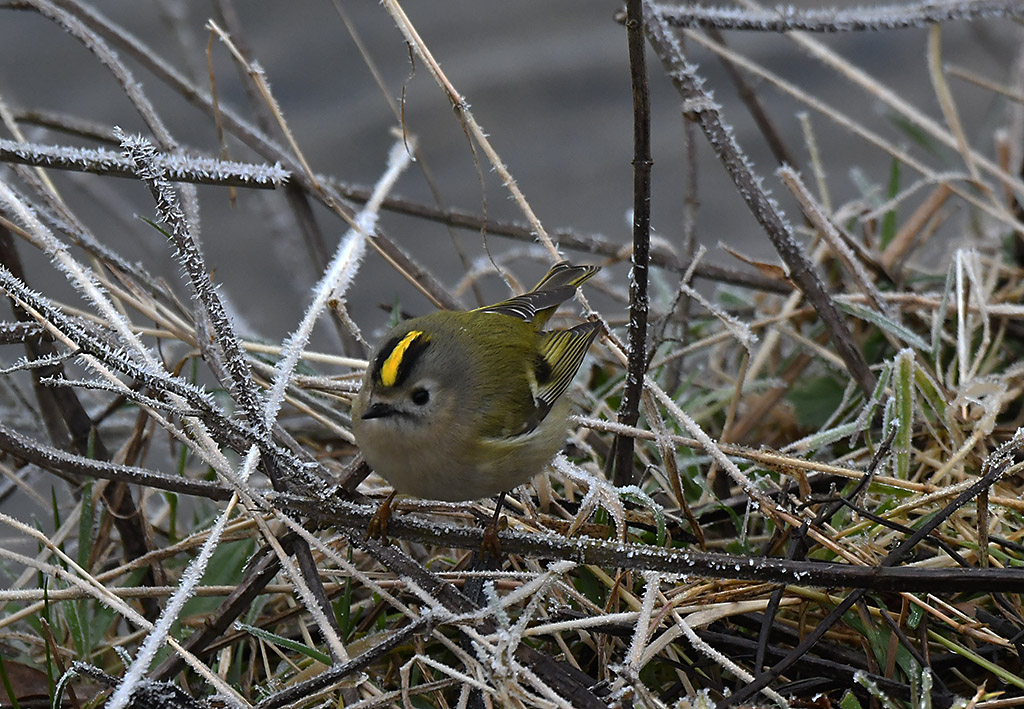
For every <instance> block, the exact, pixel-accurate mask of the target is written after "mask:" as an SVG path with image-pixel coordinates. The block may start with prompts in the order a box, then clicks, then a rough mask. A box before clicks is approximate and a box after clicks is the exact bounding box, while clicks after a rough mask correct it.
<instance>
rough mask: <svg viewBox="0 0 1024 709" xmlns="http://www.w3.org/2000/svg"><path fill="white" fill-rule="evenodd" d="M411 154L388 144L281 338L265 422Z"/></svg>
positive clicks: (347, 281)
mask: <svg viewBox="0 0 1024 709" xmlns="http://www.w3.org/2000/svg"><path fill="white" fill-rule="evenodd" d="M411 157H412V155H411V152H410V150H409V149H407V146H406V144H405V141H399V142H397V143H395V145H393V146H392V148H391V152H390V153H389V155H388V167H387V170H386V171H385V173H384V175H382V176H381V179H380V181H379V182H378V184H377V188H376V189H375V191H374V195H373V197H372V198H371V199H370V201H369V202H367V204H366V208H365V209H364V210H363V211H362V212H360V213H359V214H358V215H356V218H355V223H356V227H355V228H353V229H350V230H349V231H348V233H347V234H345V236H344V237H342V239H341V241H340V242H339V244H338V249H337V251H335V254H334V258H333V259H332V260H331V263H330V264H329V265H328V267H327V269H326V271H325V272H324V274H323V276H321V278H320V281H319V282H318V283H317V285H316V286H315V287H314V289H313V302H312V303H310V305H309V307H308V308H307V309H306V314H305V315H304V316H303V318H302V322H301V323H300V324H299V326H298V327H297V328H296V329H295V332H293V333H292V334H291V335H289V336H288V338H287V339H286V340H285V342H284V345H283V347H282V350H281V359H279V360H278V362H277V365H276V367H275V371H274V381H273V383H272V385H271V387H270V392H269V394H268V395H267V403H266V411H265V414H264V417H265V423H266V425H267V426H270V425H272V424H273V421H274V420H275V419H276V418H277V414H278V412H279V411H280V409H281V405H282V404H283V402H284V395H285V390H286V389H287V386H288V382H289V380H290V378H291V375H292V372H293V371H294V369H295V365H296V364H298V362H299V357H300V356H301V355H302V351H303V349H305V347H306V343H308V342H309V337H310V335H311V334H312V331H313V325H314V324H315V323H316V321H317V319H318V318H319V317H320V315H321V313H322V312H323V311H324V309H325V308H326V307H327V304H328V302H329V301H330V300H331V299H332V298H342V297H344V294H345V293H346V292H347V291H348V288H349V286H350V285H351V283H352V279H353V278H354V277H355V275H356V272H357V270H358V269H359V265H360V264H361V263H362V260H363V255H364V254H365V253H366V239H368V238H370V236H371V235H372V234H373V233H374V229H375V225H376V223H377V216H378V210H379V209H380V202H381V200H382V199H383V198H384V195H386V194H387V193H388V191H390V190H391V188H392V187H393V186H394V183H395V181H396V180H397V179H398V176H399V175H401V174H402V172H404V171H405V169H406V167H408V165H409V161H410V159H411Z"/></svg>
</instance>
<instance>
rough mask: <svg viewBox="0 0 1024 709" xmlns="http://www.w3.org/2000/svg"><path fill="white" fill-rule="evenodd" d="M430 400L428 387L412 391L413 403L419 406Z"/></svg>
mask: <svg viewBox="0 0 1024 709" xmlns="http://www.w3.org/2000/svg"><path fill="white" fill-rule="evenodd" d="M428 401H430V392H429V391H427V390H426V389H416V390H415V391H413V393H412V403H414V404H416V405H417V406H423V405H424V404H426V403H427V402H428Z"/></svg>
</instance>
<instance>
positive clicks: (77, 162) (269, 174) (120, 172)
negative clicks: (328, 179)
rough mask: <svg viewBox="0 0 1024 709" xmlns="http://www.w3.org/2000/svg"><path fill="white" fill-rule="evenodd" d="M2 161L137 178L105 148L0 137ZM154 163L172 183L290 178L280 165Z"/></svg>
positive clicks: (266, 182)
mask: <svg viewBox="0 0 1024 709" xmlns="http://www.w3.org/2000/svg"><path fill="white" fill-rule="evenodd" d="M0 162H8V163H15V164H18V165H31V166H33V167H49V168H55V169H58V170H73V171H76V172H89V173H92V174H95V175H108V176H112V177H130V178H134V177H135V171H134V167H133V166H132V163H131V161H130V160H129V159H128V158H126V157H125V156H124V155H121V154H120V153H116V152H114V151H113V150H107V149H105V148H77V147H69V146H63V145H42V144H38V143H19V142H16V141H13V140H6V139H4V138H0ZM153 162H154V164H155V165H156V166H157V167H158V168H160V169H161V170H162V171H163V172H164V174H165V175H166V177H167V179H168V180H170V181H171V182H193V183H196V184H204V185H221V186H224V187H254V188H261V189H272V188H275V187H280V186H282V185H284V184H285V183H286V182H287V181H288V179H289V178H290V177H291V173H289V172H288V171H287V170H285V169H284V168H283V167H281V165H280V163H275V164H274V165H259V164H256V163H244V162H233V161H230V160H219V159H217V158H208V157H202V156H192V155H171V154H168V153H156V154H155V155H154V157H153Z"/></svg>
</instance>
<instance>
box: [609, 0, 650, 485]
mask: <svg viewBox="0 0 1024 709" xmlns="http://www.w3.org/2000/svg"><path fill="white" fill-rule="evenodd" d="M626 38H627V43H628V45H629V74H630V79H631V81H632V85H633V259H632V263H633V268H632V269H631V271H630V278H629V353H628V361H627V372H626V384H625V388H624V390H623V393H622V402H621V403H620V404H619V417H618V418H619V423H620V424H625V425H626V426H635V425H636V422H637V419H638V418H639V417H640V394H641V391H642V387H643V380H644V371H645V369H646V368H647V309H648V297H647V280H648V270H649V268H650V260H651V256H650V252H651V165H652V164H653V161H652V160H651V96H650V92H649V91H648V88H647V62H646V58H645V56H644V52H645V50H646V47H645V45H644V30H643V18H642V2H641V0H629V2H627V3H626ZM612 450H613V457H612V459H611V462H612V465H613V466H614V468H613V470H614V472H613V475H612V480H613V481H614V482H615V484H616V485H630V484H632V483H633V439H632V438H631V437H629V436H623V435H618V436H616V438H615V444H614V447H613V449H612Z"/></svg>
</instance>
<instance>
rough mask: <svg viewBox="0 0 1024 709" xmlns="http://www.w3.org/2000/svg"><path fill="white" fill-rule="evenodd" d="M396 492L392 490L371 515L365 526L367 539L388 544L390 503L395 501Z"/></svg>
mask: <svg viewBox="0 0 1024 709" xmlns="http://www.w3.org/2000/svg"><path fill="white" fill-rule="evenodd" d="M397 494H398V490H392V491H391V494H390V495H388V496H387V499H386V500H384V502H382V503H380V507H378V508H377V511H376V512H374V513H373V517H371V518H370V523H369V524H368V525H367V526H366V538H367V539H379V540H380V541H381V543H382V544H385V545H387V544H388V522H390V521H391V503H392V502H394V500H395V495H397Z"/></svg>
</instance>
